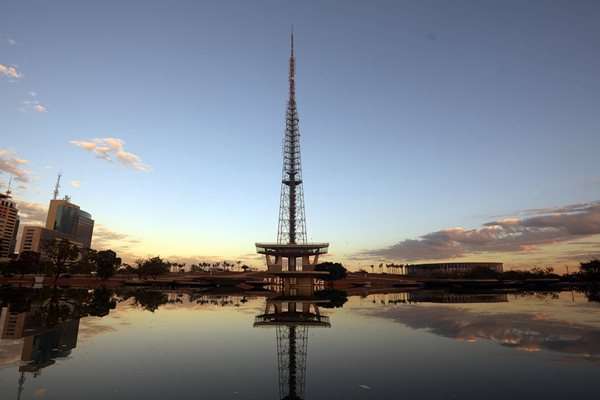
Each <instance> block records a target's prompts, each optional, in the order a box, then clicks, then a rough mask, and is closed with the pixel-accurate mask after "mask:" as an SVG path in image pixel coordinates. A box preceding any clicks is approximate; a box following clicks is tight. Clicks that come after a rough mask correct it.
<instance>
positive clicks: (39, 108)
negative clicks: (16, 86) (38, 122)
mask: <svg viewBox="0 0 600 400" xmlns="http://www.w3.org/2000/svg"><path fill="white" fill-rule="evenodd" d="M28 94H29V98H28V99H27V100H23V106H22V107H21V108H20V110H21V111H26V110H33V111H35V112H38V113H46V112H48V107H47V106H45V105H44V104H42V103H41V102H40V101H39V100H38V98H37V93H36V92H29V93H28Z"/></svg>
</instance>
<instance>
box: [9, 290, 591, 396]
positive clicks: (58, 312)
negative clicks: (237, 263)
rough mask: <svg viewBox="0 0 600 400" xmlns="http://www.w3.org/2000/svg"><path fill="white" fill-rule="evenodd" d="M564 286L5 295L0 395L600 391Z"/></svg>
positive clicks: (579, 302)
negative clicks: (305, 293) (552, 289)
mask: <svg viewBox="0 0 600 400" xmlns="http://www.w3.org/2000/svg"><path fill="white" fill-rule="evenodd" d="M594 299H595V297H594V296H592V295H590V294H587V295H586V294H585V293H577V292H561V293H471V294H465V293H447V292H428V291H414V292H397V293H387V294H368V293H364V294H363V295H360V296H347V297H346V296H345V294H344V293H339V292H329V293H324V294H323V293H321V294H317V295H315V296H311V297H302V296H296V297H295V298H289V297H288V298H283V297H281V296H278V295H276V294H273V293H264V292H263V293H255V292H222V293H216V292H211V293H207V292H199V291H187V292H186V291H158V290H156V291H152V290H142V289H134V288H128V289H120V290H117V291H116V292H115V291H112V290H108V289H96V290H83V289H68V290H53V289H36V290H34V289H18V288H1V289H0V303H1V307H2V308H1V310H2V313H1V316H0V329H1V332H0V333H1V341H0V394H1V396H0V397H1V398H2V399H11V398H12V399H19V398H20V399H106V398H111V399H133V398H143V399H165V398H209V399H282V398H288V399H294V398H296V399H332V398H340V399H341V398H343V399H371V398H377V399H382V398H385V399H395V398H400V397H418V398H424V399H446V398H447V399H454V398H456V399H459V398H460V399H464V398H467V399H475V398H477V399H479V398H488V399H505V398H513V399H514V398H523V399H525V398H527V399H532V398H550V399H554V398H556V399H559V398H560V399H563V398H565V397H567V396H577V395H581V396H584V395H587V396H589V395H593V394H595V393H598V392H599V390H600V381H599V380H598V377H599V376H600V303H598V302H595V301H593V300H594Z"/></svg>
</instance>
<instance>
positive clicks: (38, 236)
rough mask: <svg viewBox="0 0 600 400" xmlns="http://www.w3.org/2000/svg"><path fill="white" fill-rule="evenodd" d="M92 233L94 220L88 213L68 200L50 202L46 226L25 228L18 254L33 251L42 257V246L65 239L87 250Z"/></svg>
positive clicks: (90, 242)
mask: <svg viewBox="0 0 600 400" xmlns="http://www.w3.org/2000/svg"><path fill="white" fill-rule="evenodd" d="M93 232H94V220H93V219H92V216H91V215H90V214H89V213H87V212H85V211H83V210H81V209H80V208H79V206H78V205H76V204H73V203H71V202H70V201H69V199H68V198H65V199H63V200H56V199H55V200H50V206H49V207H48V216H47V217H46V226H45V227H43V226H34V225H28V226H25V227H24V228H23V234H22V236H21V246H20V248H19V252H21V253H22V252H24V251H35V252H37V253H40V254H42V255H43V253H44V251H43V250H44V245H45V244H46V243H50V242H52V241H54V240H56V239H66V240H68V241H70V242H71V243H74V244H75V245H77V246H79V247H80V248H81V249H84V250H85V249H89V248H90V246H91V244H92V235H93Z"/></svg>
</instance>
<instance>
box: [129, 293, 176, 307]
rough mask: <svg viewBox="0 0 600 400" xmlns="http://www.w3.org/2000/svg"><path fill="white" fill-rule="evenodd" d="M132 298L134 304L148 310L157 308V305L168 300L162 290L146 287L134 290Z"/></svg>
mask: <svg viewBox="0 0 600 400" xmlns="http://www.w3.org/2000/svg"><path fill="white" fill-rule="evenodd" d="M133 298H134V299H135V304H136V305H138V306H140V307H142V308H143V309H145V310H148V311H150V312H154V311H156V310H158V307H160V306H161V305H163V304H167V303H168V302H169V298H168V297H167V295H166V294H164V293H163V292H159V291H154V290H146V289H137V290H135V291H134V292H133Z"/></svg>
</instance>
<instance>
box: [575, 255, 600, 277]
mask: <svg viewBox="0 0 600 400" xmlns="http://www.w3.org/2000/svg"><path fill="white" fill-rule="evenodd" d="M579 269H580V270H581V272H583V273H584V274H590V275H592V274H594V275H595V274H600V260H598V259H595V260H591V261H588V262H582V263H580V264H579Z"/></svg>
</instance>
